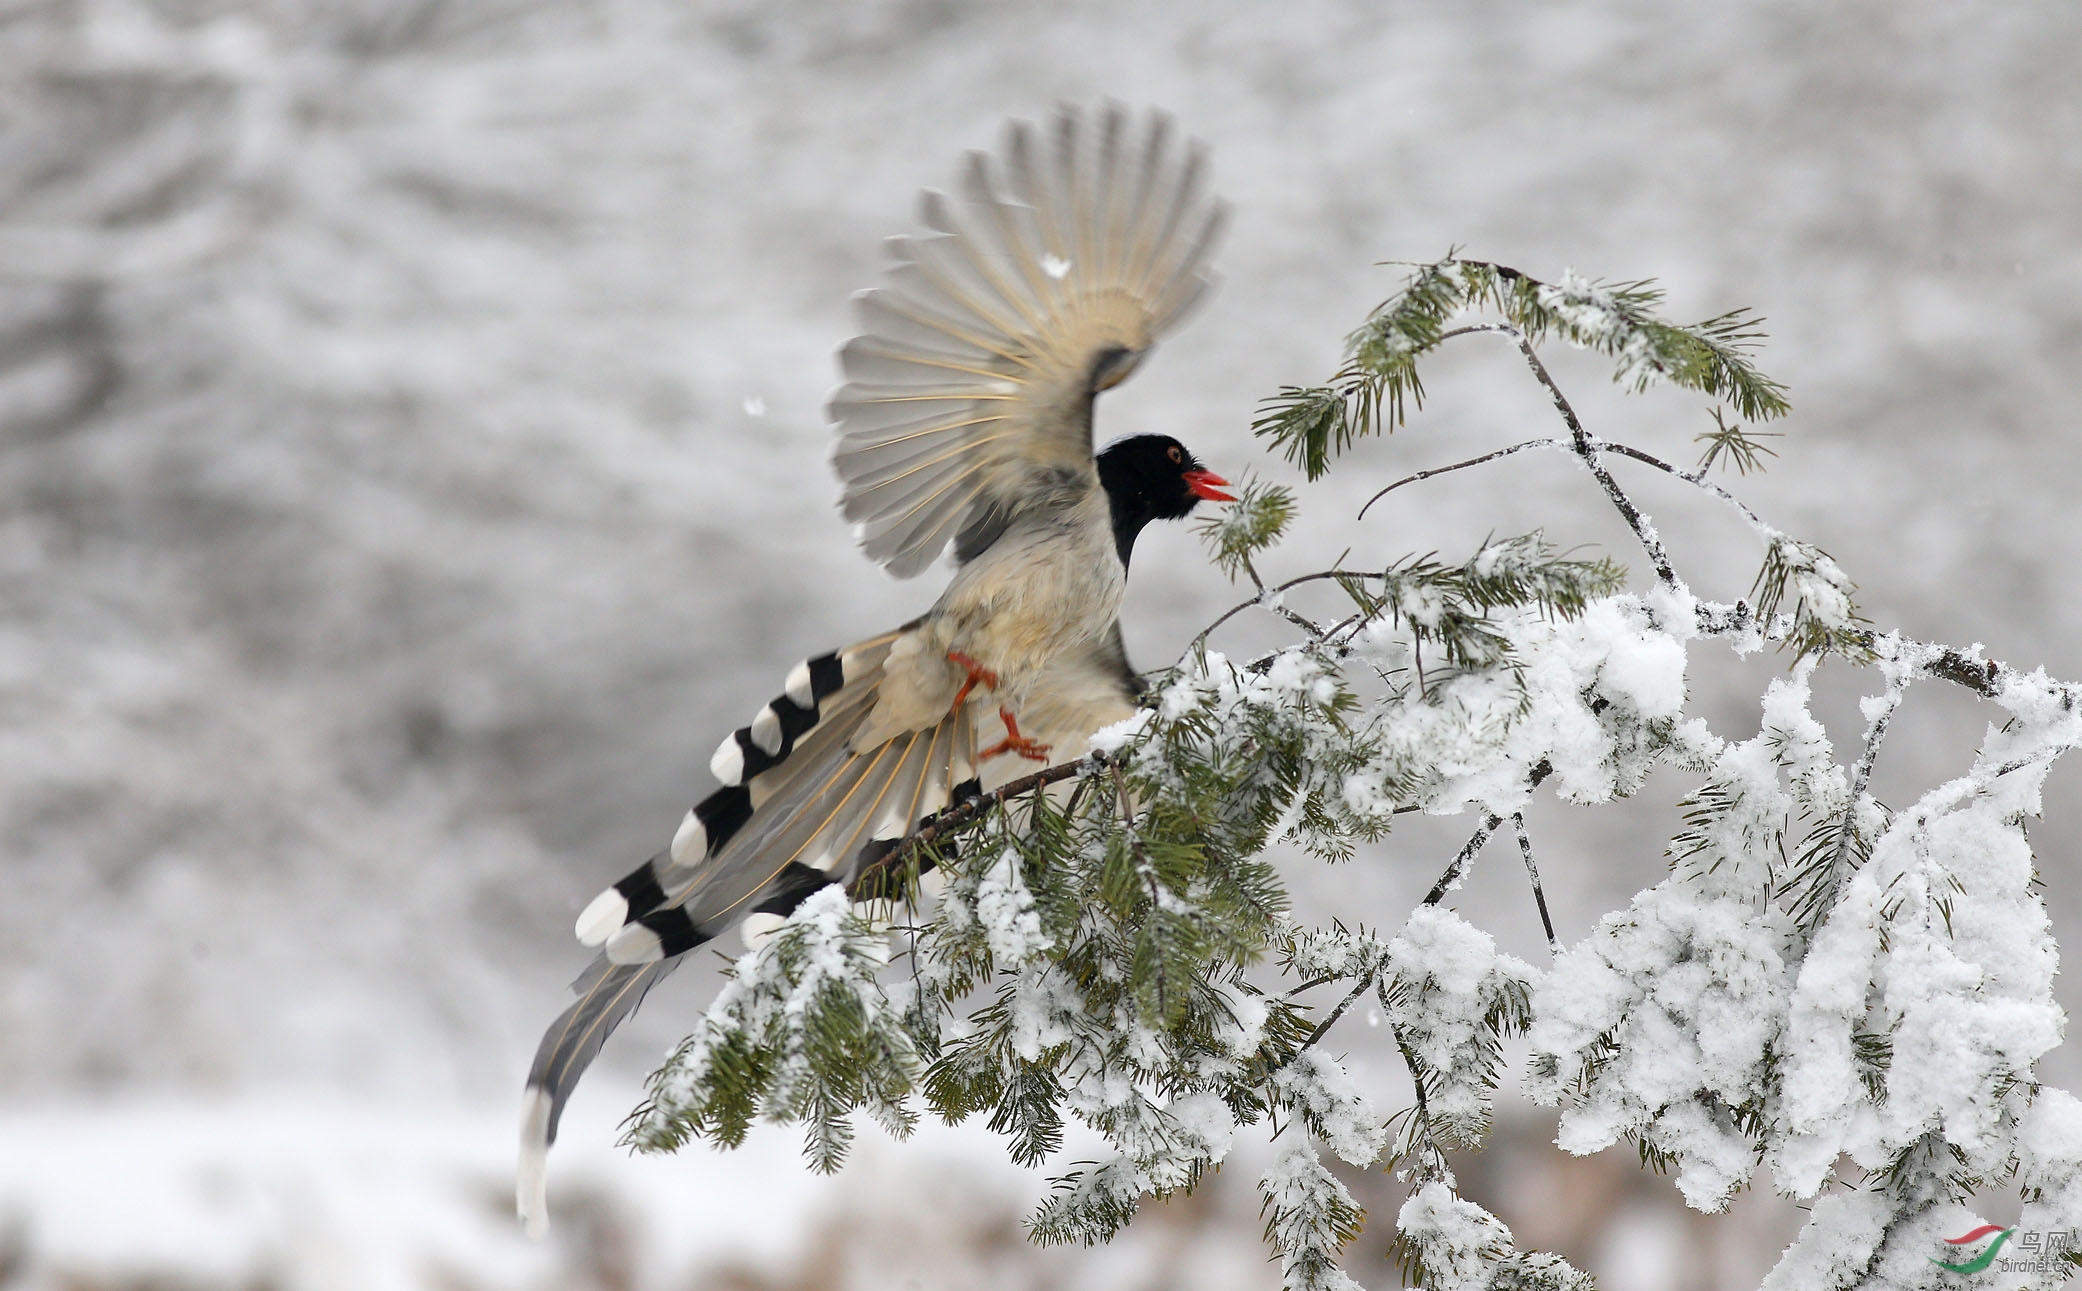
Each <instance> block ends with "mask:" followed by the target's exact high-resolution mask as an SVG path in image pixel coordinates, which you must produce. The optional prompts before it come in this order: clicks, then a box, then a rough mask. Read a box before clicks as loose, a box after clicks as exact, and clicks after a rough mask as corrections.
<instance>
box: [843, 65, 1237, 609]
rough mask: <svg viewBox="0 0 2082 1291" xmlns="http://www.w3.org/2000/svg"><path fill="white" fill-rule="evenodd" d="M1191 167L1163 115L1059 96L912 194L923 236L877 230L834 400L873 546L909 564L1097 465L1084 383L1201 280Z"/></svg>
mask: <svg viewBox="0 0 2082 1291" xmlns="http://www.w3.org/2000/svg"><path fill="white" fill-rule="evenodd" d="M1204 169H1205V166H1204V160H1203V155H1202V152H1201V149H1200V146H1199V145H1198V144H1197V143H1190V142H1189V143H1185V144H1180V143H1179V142H1177V141H1176V140H1174V139H1173V137H1172V133H1171V124H1170V121H1169V120H1168V118H1166V117H1164V116H1163V115H1161V114H1157V113H1152V114H1151V115H1150V116H1149V117H1147V118H1146V119H1145V120H1142V121H1140V122H1136V121H1132V120H1131V119H1130V118H1129V116H1128V114H1127V112H1126V111H1125V110H1123V109H1121V108H1120V107H1118V106H1115V105H1109V106H1107V107H1105V108H1103V109H1101V110H1100V111H1099V112H1097V113H1095V114H1092V115H1090V116H1088V117H1087V116H1083V115H1081V114H1079V113H1078V112H1076V111H1075V110H1074V109H1071V108H1067V107H1066V108H1064V109H1062V110H1061V111H1060V112H1059V113H1058V114H1057V116H1056V118H1055V120H1054V121H1053V122H1052V123H1051V125H1050V127H1049V128H1048V129H1047V130H1046V131H1045V132H1044V131H1037V130H1036V129H1035V128H1034V127H1033V126H1031V125H1029V124H1028V123H1026V122H1023V121H1016V122H1013V123H1012V124H1011V126H1010V127H1009V128H1008V133H1007V136H1006V139H1005V143H1004V146H1003V147H1002V148H1001V149H1000V151H999V153H998V154H997V155H996V156H990V155H986V154H983V153H971V154H970V156H969V162H968V165H967V167H966V168H965V170H964V171H963V173H962V176H961V179H960V183H959V193H958V195H957V196H954V197H948V196H945V195H943V194H940V193H937V192H932V191H927V192H926V193H925V194H924V195H923V197H922V199H921V211H920V218H921V221H922V222H923V223H924V225H925V226H926V229H927V230H928V231H927V232H926V233H923V234H921V235H918V236H915V237H900V238H892V239H890V241H889V244H888V245H889V250H890V252H891V254H892V256H893V257H894V259H895V264H893V265H892V266H891V267H890V269H889V271H888V276H887V280H886V281H885V283H884V284H883V285H882V286H880V287H877V288H874V289H872V290H869V291H866V292H862V293H861V294H860V295H859V296H857V297H855V298H854V303H855V307H856V309H857V311H858V314H859V323H860V329H861V334H860V335H859V336H858V337H856V338H855V339H854V340H853V341H852V342H850V343H849V344H848V345H847V346H846V347H845V349H844V350H843V351H841V353H840V356H839V358H840V365H841V367H842V369H843V371H844V374H845V379H846V383H845V385H844V386H842V387H841V388H840V390H839V392H838V393H837V394H836V395H835V396H834V397H833V399H832V403H831V409H830V412H831V418H832V421H833V422H834V424H835V426H836V429H837V433H838V446H837V448H836V450H835V451H834V453H833V458H832V461H833V466H834V467H835V468H836V470H837V471H838V475H839V479H840V481H841V483H842V484H843V486H844V491H843V493H842V495H841V506H842V507H843V509H844V511H845V515H846V518H847V519H849V520H852V521H855V522H856V523H857V524H858V525H859V530H860V537H861V544H862V546H863V547H864V548H865V549H866V551H867V553H868V555H869V556H871V557H873V558H874V559H875V560H876V561H878V562H880V563H881V564H883V565H886V566H888V567H889V569H890V571H891V572H892V573H894V574H896V575H898V576H899V577H910V576H911V575H913V574H916V573H918V572H919V571H920V570H923V569H924V568H925V567H926V566H927V565H929V564H931V563H932V562H933V559H934V558H935V557H936V556H938V555H939V554H940V552H941V550H942V549H944V548H945V547H946V545H947V544H948V542H949V541H954V540H959V543H960V547H961V549H962V550H964V551H968V552H973V551H974V550H975V549H977V548H978V547H980V546H981V545H983V543H982V542H979V541H978V537H979V534H980V533H981V532H982V531H984V530H988V529H991V528H992V527H993V526H1002V525H1003V524H1004V523H1005V522H1006V521H1007V520H1008V519H1009V518H1010V516H1011V515H1013V514H1015V513H1016V512H1017V511H1018V510H1019V508H1020V507H1021V506H1022V505H1023V504H1024V503H1025V502H1026V501H1028V500H1030V499H1032V498H1033V497H1034V496H1035V495H1036V492H1037V490H1043V491H1045V490H1046V489H1047V488H1049V487H1051V485H1054V486H1058V487H1059V486H1060V483H1061V482H1063V481H1065V480H1070V481H1079V482H1082V481H1091V480H1093V479H1094V478H1095V477H1094V472H1093V468H1092V431H1091V401H1092V395H1093V394H1094V393H1095V392H1096V391H1098V390H1100V389H1103V388H1105V387H1107V386H1110V385H1113V384H1114V383H1116V382H1118V381H1120V380H1121V379H1122V378H1124V377H1125V376H1126V375H1127V374H1128V372H1129V371H1131V370H1132V369H1133V368H1134V366H1135V364H1136V363H1137V362H1139V361H1140V359H1141V357H1142V355H1143V354H1144V353H1146V352H1147V351H1148V350H1149V348H1150V347H1151V346H1152V345H1153V344H1154V343H1155V342H1156V339H1157V337H1158V336H1160V335H1162V334H1163V333H1164V332H1165V331H1166V330H1167V329H1168V328H1169V327H1170V326H1171V325H1172V324H1173V323H1175V322H1176V321H1177V320H1178V319H1179V317H1180V316H1181V315H1182V314H1183V313H1184V312H1185V311H1186V310H1187V309H1188V308H1189V307H1190V306H1191V305H1192V304H1193V302H1194V301H1195V300H1196V299H1198V298H1199V296H1200V295H1201V293H1202V292H1203V291H1205V290H1206V288H1207V286H1208V285H1209V282H1210V278H1209V275H1208V272H1207V270H1206V267H1205V265H1206V260H1207V256H1208V254H1209V252H1210V251H1211V250H1212V249H1213V246H1214V242H1215V239H1216V237H1217V235H1218V234H1219V232H1220V229H1221V225H1222V222H1223V219H1224V215H1225V210H1224V208H1223V206H1222V205H1221V203H1219V202H1218V201H1215V200H1213V199H1211V198H1210V197H1208V196H1207V194H1206V191H1205V189H1204V188H1203V186H1202V179H1203V171H1204ZM986 540H987V539H986Z"/></svg>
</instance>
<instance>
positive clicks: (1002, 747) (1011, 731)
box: [976, 708, 1054, 762]
mask: <svg viewBox="0 0 2082 1291" xmlns="http://www.w3.org/2000/svg"><path fill="white" fill-rule="evenodd" d="M998 716H999V717H1001V718H1003V719H1004V721H1005V738H1004V739H1002V740H999V741H998V742H997V743H996V744H993V745H991V746H990V747H989V748H987V749H985V750H983V751H982V752H981V753H978V754H977V755H976V760H977V761H978V762H981V761H983V760H985V759H986V758H994V757H996V756H997V755H998V754H1000V753H1017V754H1018V755H1019V756H1021V757H1023V758H1026V759H1028V760H1030V761H1034V762H1046V761H1048V750H1049V749H1050V748H1052V747H1054V746H1053V745H1048V744H1042V743H1040V742H1038V741H1035V740H1030V739H1028V738H1027V737H1026V736H1024V735H1021V734H1020V733H1019V723H1018V722H1016V721H1014V720H1012V710H1011V709H1009V708H1001V709H999V710H998Z"/></svg>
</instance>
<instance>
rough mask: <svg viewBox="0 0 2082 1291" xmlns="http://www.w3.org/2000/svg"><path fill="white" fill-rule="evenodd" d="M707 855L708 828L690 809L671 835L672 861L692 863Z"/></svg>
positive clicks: (675, 862) (683, 863)
mask: <svg viewBox="0 0 2082 1291" xmlns="http://www.w3.org/2000/svg"><path fill="white" fill-rule="evenodd" d="M707 855H708V828H707V827H706V826H704V825H703V824H702V823H701V817H699V816H697V815H695V814H694V813H693V812H691V811H690V812H688V813H687V818H686V819H685V820H683V821H681V822H680V827H679V829H678V830H677V831H675V832H674V833H673V835H672V863H673V864H674V865H692V864H693V863H694V862H696V861H698V860H700V859H701V858H702V857H704V856H707Z"/></svg>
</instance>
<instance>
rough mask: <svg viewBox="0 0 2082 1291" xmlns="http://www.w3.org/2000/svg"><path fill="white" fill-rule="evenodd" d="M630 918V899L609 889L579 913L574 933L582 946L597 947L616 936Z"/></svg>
mask: <svg viewBox="0 0 2082 1291" xmlns="http://www.w3.org/2000/svg"><path fill="white" fill-rule="evenodd" d="M628 918H629V899H628V898H627V897H625V896H623V895H622V894H621V893H620V892H619V891H617V890H615V889H614V888H609V889H607V890H606V891H605V892H602V893H601V894H600V895H599V896H596V897H594V898H593V899H592V900H591V901H590V902H588V903H587V905H586V908H585V909H583V910H581V911H579V914H578V924H577V926H576V927H574V928H573V929H572V931H574V932H576V933H577V934H578V944H579V945H581V946H597V945H599V944H600V943H601V942H603V941H606V940H607V939H608V938H609V937H612V936H614V934H615V929H617V928H619V927H621V926H622V925H623V924H624V923H625V922H627V921H628Z"/></svg>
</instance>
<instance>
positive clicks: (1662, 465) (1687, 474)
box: [1603, 441, 1778, 537]
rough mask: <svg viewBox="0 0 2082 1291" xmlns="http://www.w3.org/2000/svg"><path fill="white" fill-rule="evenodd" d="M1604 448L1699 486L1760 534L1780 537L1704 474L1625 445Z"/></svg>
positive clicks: (1737, 499) (1740, 501) (1739, 500)
mask: <svg viewBox="0 0 2082 1291" xmlns="http://www.w3.org/2000/svg"><path fill="white" fill-rule="evenodd" d="M1603 447H1604V449H1605V451H1606V452H1608V453H1618V454H1619V455H1620V456H1621V457H1631V458H1633V459H1634V460H1635V461H1637V462H1645V463H1647V464H1648V465H1650V466H1653V467H1655V468H1656V469H1657V470H1659V471H1666V472H1668V473H1669V474H1671V475H1674V476H1676V477H1677V478H1678V479H1680V480H1683V481H1684V482H1685V483H1687V484H1696V485H1698V486H1699V487H1700V488H1702V489H1705V490H1706V491H1707V492H1708V493H1711V494H1713V496H1715V497H1717V498H1719V499H1720V500H1721V501H1723V502H1725V503H1727V504H1728V505H1729V506H1731V507H1734V508H1735V509H1736V510H1737V511H1740V512H1741V513H1742V517H1743V519H1745V520H1747V521H1749V524H1750V528H1752V529H1755V530H1756V531H1757V532H1758V533H1761V534H1763V535H1765V536H1766V537H1776V536H1777V535H1778V530H1776V529H1774V528H1772V527H1771V526H1770V525H1769V524H1766V523H1765V521H1764V517H1762V516H1760V515H1758V514H1757V513H1756V512H1754V511H1752V510H1750V508H1749V504H1748V503H1747V502H1744V501H1743V500H1742V499H1741V498H1738V497H1736V496H1735V495H1734V494H1733V493H1730V492H1729V491H1728V490H1727V489H1724V488H1722V487H1721V486H1720V485H1718V484H1715V483H1714V482H1713V481H1712V480H1709V479H1707V478H1706V475H1705V473H1704V472H1702V471H1687V470H1685V469H1684V468H1682V467H1679V466H1672V465H1671V464H1670V463H1668V462H1666V461H1664V460H1663V459H1662V458H1660V457H1656V456H1654V455H1653V454H1650V453H1644V452H1642V451H1641V450H1640V449H1638V448H1629V447H1627V446H1626V445H1625V444H1614V443H1611V442H1609V441H1608V442H1607V443H1605V444H1604V446H1603Z"/></svg>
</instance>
